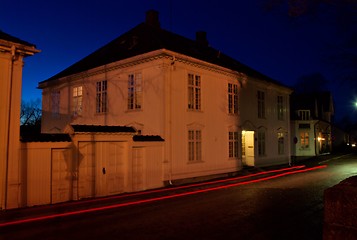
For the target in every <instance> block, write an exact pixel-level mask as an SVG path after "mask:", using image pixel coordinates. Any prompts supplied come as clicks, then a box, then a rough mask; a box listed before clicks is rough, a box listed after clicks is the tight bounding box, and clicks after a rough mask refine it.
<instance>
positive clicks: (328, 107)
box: [290, 91, 334, 119]
mask: <svg viewBox="0 0 357 240" xmlns="http://www.w3.org/2000/svg"><path fill="white" fill-rule="evenodd" d="M290 108H291V109H290V110H291V111H290V113H291V118H292V119H296V118H297V116H296V113H295V111H297V110H310V112H311V116H312V117H313V118H314V119H319V118H321V117H322V116H323V113H327V112H329V113H332V114H334V105H333V99H332V94H331V92H329V91H322V92H309V93H296V92H294V93H293V94H292V95H291V99H290ZM316 111H317V112H316Z"/></svg>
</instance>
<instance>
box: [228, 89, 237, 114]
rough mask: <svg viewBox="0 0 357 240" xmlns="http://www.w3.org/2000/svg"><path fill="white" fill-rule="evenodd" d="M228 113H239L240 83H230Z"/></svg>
mask: <svg viewBox="0 0 357 240" xmlns="http://www.w3.org/2000/svg"><path fill="white" fill-rule="evenodd" d="M228 113H231V114H237V113H238V85H237V84H233V83H228Z"/></svg>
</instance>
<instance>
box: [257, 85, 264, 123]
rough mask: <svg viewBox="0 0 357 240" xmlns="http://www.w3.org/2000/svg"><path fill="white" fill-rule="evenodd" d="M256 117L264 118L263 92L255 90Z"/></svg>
mask: <svg viewBox="0 0 357 240" xmlns="http://www.w3.org/2000/svg"><path fill="white" fill-rule="evenodd" d="M257 102H258V118H260V119H265V92H264V91H261V90H258V91H257Z"/></svg>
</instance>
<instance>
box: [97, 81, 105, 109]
mask: <svg viewBox="0 0 357 240" xmlns="http://www.w3.org/2000/svg"><path fill="white" fill-rule="evenodd" d="M95 111H96V113H97V114H101V113H106V112H108V81H107V80H102V81H97V82H96V104H95Z"/></svg>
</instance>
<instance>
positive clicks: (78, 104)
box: [72, 85, 83, 116]
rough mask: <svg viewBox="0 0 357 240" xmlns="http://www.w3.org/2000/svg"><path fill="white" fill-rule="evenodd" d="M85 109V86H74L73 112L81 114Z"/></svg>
mask: <svg viewBox="0 0 357 240" xmlns="http://www.w3.org/2000/svg"><path fill="white" fill-rule="evenodd" d="M82 111H83V86H81V85H80V86H74V87H73V88H72V113H73V116H81V115H82Z"/></svg>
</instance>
